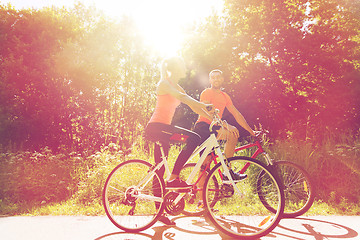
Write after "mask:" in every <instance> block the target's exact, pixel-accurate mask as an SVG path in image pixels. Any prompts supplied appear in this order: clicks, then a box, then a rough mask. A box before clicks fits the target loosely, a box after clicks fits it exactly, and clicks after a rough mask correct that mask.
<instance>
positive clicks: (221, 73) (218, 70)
mask: <svg viewBox="0 0 360 240" xmlns="http://www.w3.org/2000/svg"><path fill="white" fill-rule="evenodd" d="M214 72H218V73H220V75H221V76H223V72H222V71H221V70H220V69H214V70H212V71H211V72H210V73H209V77H210V75H211V74H212V73H214Z"/></svg>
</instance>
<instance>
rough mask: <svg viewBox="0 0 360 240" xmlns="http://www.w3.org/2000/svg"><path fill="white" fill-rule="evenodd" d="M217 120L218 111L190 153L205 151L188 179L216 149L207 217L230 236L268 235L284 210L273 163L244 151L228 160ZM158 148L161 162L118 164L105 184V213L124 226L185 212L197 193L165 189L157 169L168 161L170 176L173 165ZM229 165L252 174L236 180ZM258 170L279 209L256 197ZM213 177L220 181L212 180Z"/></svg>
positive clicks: (135, 228)
mask: <svg viewBox="0 0 360 240" xmlns="http://www.w3.org/2000/svg"><path fill="white" fill-rule="evenodd" d="M215 124H221V120H220V119H219V118H218V116H217V114H215V116H214V121H213V122H212V124H211V125H210V132H211V134H210V137H209V138H208V139H206V140H205V141H204V142H203V143H202V144H201V145H200V146H198V147H197V148H196V149H195V150H194V152H193V153H192V155H191V156H190V158H189V160H191V159H192V158H194V157H195V156H197V155H198V154H199V153H200V152H201V151H202V150H204V152H203V154H202V156H201V157H200V160H199V161H198V163H197V164H196V165H195V166H194V169H193V171H191V173H190V174H189V176H188V178H187V180H186V182H187V183H188V184H190V183H191V182H192V181H193V179H194V178H195V175H196V174H197V173H198V172H199V170H200V167H201V165H202V163H203V162H204V160H205V157H206V156H207V155H208V154H209V153H210V152H211V151H212V150H213V149H214V150H215V152H216V154H217V155H218V158H219V162H218V163H217V164H216V165H215V166H214V167H213V168H212V169H211V171H210V173H209V176H208V178H207V180H206V181H205V184H204V191H203V199H204V208H205V209H206V211H205V212H206V216H207V217H208V219H210V221H211V222H212V223H213V224H214V225H215V227H216V228H217V229H219V230H220V231H222V232H224V233H225V234H227V235H229V236H233V237H242V238H243V239H253V238H256V237H261V236H264V235H266V234H268V233H269V232H270V231H271V230H273V229H274V228H275V227H276V226H277V224H278V223H279V221H280V219H281V216H282V213H283V211H284V192H283V188H282V185H281V180H280V179H279V178H278V176H277V175H276V174H275V173H274V171H273V169H272V168H271V166H267V165H265V164H264V163H262V162H261V161H259V160H257V159H253V158H249V157H243V156H238V157H233V158H230V159H225V158H224V157H223V155H222V153H221V150H220V145H219V143H218V141H217V139H216V137H215V131H213V130H212V128H213V126H214V125H215ZM157 144H159V143H157ZM160 147H161V144H160ZM160 149H161V153H162V161H161V162H160V163H159V164H157V165H155V166H153V165H152V164H150V163H149V162H147V161H143V160H138V159H134V160H128V161H125V162H123V163H120V164H119V165H118V166H116V167H115V168H114V169H113V170H112V172H111V173H110V174H109V176H108V178H107V179H106V182H105V185H104V189H103V204H104V208H105V212H106V214H107V216H108V218H109V219H110V220H111V222H112V223H113V224H114V225H115V226H117V227H118V228H120V229H122V230H124V231H128V232H139V231H142V230H145V229H147V228H149V227H151V226H152V225H153V224H154V223H155V222H156V221H157V219H158V218H159V217H160V216H161V215H162V214H163V212H164V211H166V212H167V213H168V214H170V215H178V214H180V213H182V212H183V210H184V207H185V199H187V198H189V197H191V196H192V195H193V194H194V192H193V189H194V188H192V189H189V190H185V191H184V190H183V191H166V188H165V182H164V179H163V178H162V177H160V176H159V175H158V173H157V171H158V170H159V169H160V168H161V167H162V166H164V167H165V173H166V174H167V177H169V176H170V170H169V166H168V164H167V159H166V157H165V155H164V152H163V149H162V147H161V148H160ZM228 166H231V169H232V170H233V171H236V170H237V169H240V168H243V169H244V171H245V170H246V174H247V176H248V177H247V178H246V179H245V180H241V181H237V182H235V181H234V180H233V178H232V177H231V175H230V171H229V167H228ZM244 166H245V167H246V169H245V168H244ZM259 175H261V176H260V178H261V179H262V180H264V182H263V184H262V185H261V187H262V188H263V189H262V193H263V196H264V198H266V200H267V202H269V203H271V206H273V207H274V209H275V213H274V212H269V211H268V210H267V209H266V208H264V207H263V205H262V203H261V201H260V199H258V198H254V196H255V195H257V192H258V191H257V189H256V188H257V184H256V182H257V181H258V178H259ZM213 179H216V181H212V180H213ZM224 179H227V181H226V182H225V180H224ZM215 183H216V185H214V184H215Z"/></svg>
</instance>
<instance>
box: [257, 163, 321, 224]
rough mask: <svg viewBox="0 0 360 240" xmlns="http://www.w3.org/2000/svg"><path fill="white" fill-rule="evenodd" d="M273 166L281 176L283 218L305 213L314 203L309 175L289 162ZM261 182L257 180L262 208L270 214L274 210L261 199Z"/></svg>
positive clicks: (313, 191)
mask: <svg viewBox="0 0 360 240" xmlns="http://www.w3.org/2000/svg"><path fill="white" fill-rule="evenodd" d="M274 166H275V168H276V170H277V171H278V174H279V176H281V178H282V181H283V184H284V194H285V209H284V214H283V217H286V218H294V217H298V216H301V215H303V214H304V213H306V212H307V211H308V210H309V209H310V207H311V206H312V204H313V202H314V196H315V189H314V186H313V184H312V181H311V177H310V175H309V174H308V173H307V172H306V171H305V170H304V169H303V168H302V167H300V166H299V165H297V164H295V163H293V162H289V161H276V162H274ZM262 184H263V182H262V180H261V179H259V180H258V189H259V196H260V198H261V200H262V202H263V204H264V206H265V207H266V208H267V209H268V210H269V211H271V212H274V211H275V209H274V208H273V206H272V205H271V204H270V203H268V202H267V199H266V198H264V197H261V196H263V195H264V193H263V192H262V187H261V185H262Z"/></svg>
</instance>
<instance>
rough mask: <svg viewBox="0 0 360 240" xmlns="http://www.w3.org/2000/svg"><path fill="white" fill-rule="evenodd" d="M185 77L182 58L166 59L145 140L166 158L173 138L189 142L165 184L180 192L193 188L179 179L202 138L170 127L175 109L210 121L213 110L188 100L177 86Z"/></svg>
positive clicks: (159, 156) (166, 221)
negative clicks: (182, 106) (186, 108)
mask: <svg viewBox="0 0 360 240" xmlns="http://www.w3.org/2000/svg"><path fill="white" fill-rule="evenodd" d="M185 76H186V69H185V64H184V61H183V60H182V58H180V57H172V58H168V59H165V60H164V61H163V63H162V65H161V79H160V81H159V82H158V84H157V88H156V94H157V96H156V107H155V111H154V113H153V115H152V117H151V119H150V121H149V123H148V124H147V126H146V128H145V137H146V138H147V139H149V140H151V141H157V142H159V143H160V144H161V146H162V147H163V150H164V153H165V156H166V157H167V156H168V153H169V149H170V144H169V142H170V138H171V137H172V136H173V134H180V135H182V136H184V138H186V146H185V147H184V148H183V149H182V151H181V152H180V154H179V156H178V158H177V159H176V161H175V164H174V168H173V171H172V173H171V176H170V178H169V180H168V182H167V184H166V188H167V189H171V190H179V189H188V188H191V185H188V184H187V183H186V182H184V181H183V180H181V179H179V174H180V171H181V169H182V167H183V166H184V165H185V163H186V161H187V160H188V158H189V157H190V155H191V154H192V152H193V151H194V149H195V148H196V147H197V146H198V145H199V143H200V141H201V138H200V136H199V135H198V134H196V133H195V132H192V131H190V130H187V129H184V128H180V127H177V126H174V125H171V122H172V118H173V116H174V113H175V109H176V107H177V106H178V105H179V104H180V103H181V102H182V103H184V104H186V105H188V106H189V107H190V108H191V109H192V110H193V111H194V112H195V113H197V114H200V115H201V116H203V117H206V118H208V119H211V116H210V115H209V112H208V111H207V110H206V107H209V106H212V105H211V104H205V103H202V102H199V101H197V100H195V99H193V98H192V97H190V96H188V95H187V94H186V93H185V91H184V89H183V88H182V87H181V86H180V85H179V84H178V82H179V80H180V79H182V78H184V77H185ZM154 158H155V164H158V163H159V162H161V160H162V159H161V150H160V146H159V145H158V144H155V149H154ZM159 175H160V177H162V176H163V175H164V167H162V168H161V169H160V171H159ZM164 218H165V217H162V218H160V219H159V220H160V221H161V222H163V223H165V224H173V222H171V221H170V220H169V219H167V218H165V219H164Z"/></svg>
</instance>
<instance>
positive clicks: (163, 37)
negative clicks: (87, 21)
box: [93, 0, 223, 57]
mask: <svg viewBox="0 0 360 240" xmlns="http://www.w3.org/2000/svg"><path fill="white" fill-rule="evenodd" d="M93 2H94V4H95V5H96V6H98V7H99V8H101V9H102V10H103V11H104V12H105V13H106V14H109V15H110V16H113V17H114V16H115V17H120V16H122V15H123V14H125V15H128V16H131V17H132V18H133V19H134V21H135V23H136V24H137V26H138V28H139V29H140V31H141V32H142V35H143V36H144V37H145V41H146V43H147V44H149V45H151V46H152V47H153V48H154V49H155V50H156V51H158V52H159V53H160V54H161V55H162V56H164V57H168V56H173V55H176V54H178V52H179V50H180V48H181V45H182V42H183V40H184V34H183V29H184V27H185V26H186V25H188V24H191V23H194V22H196V21H200V20H202V19H204V18H205V17H207V16H209V15H210V14H212V13H213V12H214V11H216V12H220V11H221V10H222V8H223V1H222V0H196V1H194V0H181V1H175V0H174V1H172V0H151V1H149V0H132V1H125V0H120V1H113V0H93Z"/></svg>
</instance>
